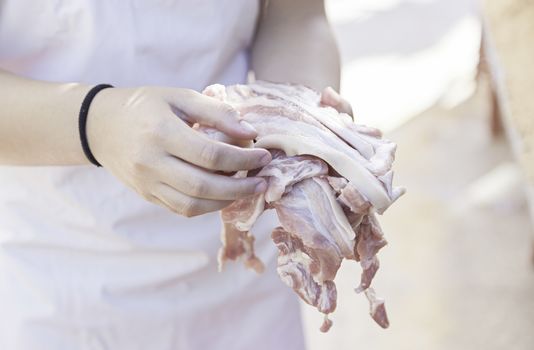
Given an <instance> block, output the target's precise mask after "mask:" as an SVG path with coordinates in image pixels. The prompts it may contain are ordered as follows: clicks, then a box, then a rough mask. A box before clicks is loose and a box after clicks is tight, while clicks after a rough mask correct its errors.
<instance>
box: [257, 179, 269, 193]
mask: <svg viewBox="0 0 534 350" xmlns="http://www.w3.org/2000/svg"><path fill="white" fill-rule="evenodd" d="M266 190H267V182H266V181H265V180H262V181H261V182H260V183H258V184H257V185H256V188H255V189H254V193H263V192H265V191H266Z"/></svg>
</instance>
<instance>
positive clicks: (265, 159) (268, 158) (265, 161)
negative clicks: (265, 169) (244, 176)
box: [260, 153, 272, 166]
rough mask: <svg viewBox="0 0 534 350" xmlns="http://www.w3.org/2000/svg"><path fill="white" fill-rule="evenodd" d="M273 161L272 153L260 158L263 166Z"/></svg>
mask: <svg viewBox="0 0 534 350" xmlns="http://www.w3.org/2000/svg"><path fill="white" fill-rule="evenodd" d="M271 160H272V157H271V154H270V153H266V154H264V155H263V156H262V157H261V158H260V162H261V164H262V165H263V166H265V165H267V164H269V163H270V162H271Z"/></svg>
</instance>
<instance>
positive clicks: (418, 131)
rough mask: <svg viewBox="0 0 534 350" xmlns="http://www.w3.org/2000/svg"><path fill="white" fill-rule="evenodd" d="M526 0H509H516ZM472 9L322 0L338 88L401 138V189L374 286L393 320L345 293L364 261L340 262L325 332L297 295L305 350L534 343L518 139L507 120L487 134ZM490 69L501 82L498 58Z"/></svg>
mask: <svg viewBox="0 0 534 350" xmlns="http://www.w3.org/2000/svg"><path fill="white" fill-rule="evenodd" d="M505 2H506V1H501V3H505ZM512 3H514V4H512ZM527 3H529V2H528V1H519V0H516V1H512V0H510V1H509V4H512V5H514V6H515V7H514V8H513V11H521V8H520V7H521V4H525V7H528V6H530V5H528V6H527ZM530 3H532V2H530ZM518 6H519V8H516V7H518ZM532 7H533V6H530V9H532ZM481 8H482V4H481V3H480V2H479V1H475V0H358V1H356V0H328V1H327V10H328V15H329V18H330V20H331V22H332V24H333V26H334V30H335V33H336V36H337V38H338V42H339V45H340V49H341V53H342V59H343V64H344V71H343V78H342V93H343V95H344V96H345V97H347V98H348V99H349V100H350V101H351V102H352V104H353V107H354V109H355V112H356V116H357V118H358V120H359V121H360V122H362V123H365V124H369V125H373V126H378V127H380V128H382V129H383V130H385V131H386V132H387V133H386V137H388V138H390V139H393V140H394V141H395V142H397V144H398V151H397V161H396V164H395V168H396V181H395V182H396V183H397V184H399V185H404V186H406V187H407V188H408V193H407V194H406V195H405V196H404V197H402V198H401V199H400V200H399V202H398V203H397V204H396V205H394V206H393V207H391V208H390V209H389V210H388V211H387V212H386V213H385V215H384V216H383V217H382V218H381V219H382V220H381V222H382V224H383V228H384V231H385V234H386V237H387V238H388V241H389V245H388V246H386V247H385V248H384V249H383V250H382V251H381V252H380V253H379V255H380V258H381V270H379V272H378V274H377V277H376V278H375V286H376V289H377V290H378V292H379V293H380V294H381V295H382V296H384V297H385V298H386V302H387V308H388V312H389V316H390V321H391V327H390V328H389V329H387V330H382V329H381V328H379V327H378V326H377V325H376V324H375V323H374V322H373V321H372V320H371V319H370V318H369V316H368V311H369V310H368V305H367V301H366V300H365V298H364V297H363V296H362V295H356V294H355V293H354V292H353V288H354V287H355V286H356V284H357V281H358V279H359V268H358V266H357V265H356V264H354V263H353V262H352V263H350V262H349V263H347V264H345V265H344V266H343V268H342V270H341V271H340V273H339V275H338V278H337V284H338V295H339V298H338V308H337V310H336V312H335V313H334V314H333V316H332V319H333V321H334V326H333V327H332V329H331V331H330V332H329V333H327V334H322V333H320V332H318V327H319V325H320V324H321V320H322V319H321V315H320V314H318V313H317V312H316V311H315V310H314V309H312V308H311V307H307V306H303V314H304V319H305V327H306V334H307V339H308V345H309V348H310V349H311V350H319V349H336V350H345V349H351V350H353V349H359V348H361V349H396V350H403V349H406V350H415V349H425V350H437V349H448V350H449V349H455V350H458V349H462V350H463V349H470V350H471V349H486V350H488V349H499V350H500V349H520V350H523V349H525V350H529V349H534V267H533V266H534V265H533V262H532V256H531V254H532V249H533V244H532V242H533V239H534V235H533V230H532V224H531V220H530V217H529V215H528V214H529V213H528V203H527V196H526V194H525V193H526V191H525V188H526V186H527V185H526V182H525V177H526V176H525V173H524V171H523V170H524V167H523V168H522V167H520V166H519V165H518V162H516V161H515V158H516V157H519V158H521V154H518V152H521V149H520V148H521V147H519V148H518V147H516V152H515V157H514V155H513V154H514V152H512V150H511V147H510V146H509V144H510V143H511V142H512V143H514V142H516V141H514V140H513V135H512V137H511V136H510V134H513V131H512V132H510V131H506V132H504V133H500V134H498V135H495V134H494V133H492V125H493V129H495V122H493V124H492V116H493V115H496V114H498V113H497V112H498V111H497V112H496V110H495V108H494V106H493V100H492V89H491V87H490V86H491V84H490V77H489V76H488V74H478V75H477V71H478V63H479V56H480V43H481V35H482V34H481V33H482V29H481V28H482V25H481V23H482V21H481V13H482V10H481ZM490 10H491V11H494V12H495V11H500V10H502V9H499V8H496V7H495V6H493V8H490ZM491 11H490V13H489V17H491V16H493V18H495V17H499V16H497V15H495V13H491ZM510 11H512V10H510ZM513 11H512V12H511V13H515V12H513ZM501 12H502V11H501ZM531 14H534V13H532V12H531ZM487 15H488V14H487ZM503 18H506V16H503ZM490 19H491V18H490ZM499 20H500V19H499ZM503 20H504V19H503ZM531 21H532V23H534V16H532V19H531ZM489 22H491V20H490V21H489ZM492 23H493V22H492ZM497 25H498V23H497ZM493 27H495V24H494V23H493V24H491V25H490V29H491V28H493ZM499 28H500V29H499V30H501V31H502V28H504V27H503V26H500V27H499ZM532 29H533V30H532V32H531V33H532V34H531V35H534V27H533V28H532ZM497 34H498V35H497V38H496V39H497V40H496V41H498V39H499V37H498V36H499V35H500V36H501V37H502V35H501V34H499V33H497ZM508 35H515V33H508ZM517 35H525V33H524V32H521V31H519V32H518V33H517ZM485 36H486V35H485ZM529 38H530V42H531V43H532V40H534V39H532V38H534V36H530V37H529ZM527 44H528V43H527ZM510 62H512V63H513V59H511V60H510ZM498 63H500V62H498ZM505 63H506V62H505ZM518 63H519V62H518ZM504 68H506V67H504ZM525 69H526V68H525ZM531 69H532V68H531ZM490 71H491V72H492V74H493V75H494V76H497V77H494V78H495V79H497V80H498V78H499V77H500V74H501V73H500V72H499V71H498V69H496V68H495V67H492V68H490ZM531 76H532V75H531ZM530 84H531V85H530V87H531V89H530V91H534V84H532V81H530ZM527 87H528V86H527ZM512 97H514V96H512ZM500 98H503V97H502V96H501V97H500ZM501 102H502V101H501ZM514 103H516V104H517V103H518V102H517V99H516V101H515V102H514ZM504 104H506V103H504ZM501 107H502V108H504V110H505V112H507V111H508V108H509V107H508V106H506V105H505V106H504V107H503V106H501ZM512 110H513V108H512ZM505 114H506V113H505ZM532 119H533V120H534V116H533V117H532ZM505 124H506V123H505ZM533 130H534V129H533ZM507 133H508V134H509V136H508V138H507V137H505V135H506V134H507ZM519 133H520V134H521V132H519ZM533 134H534V133H531V135H533ZM521 136H522V137H525V135H524V133H522V135H521ZM510 137H511V138H512V140H510ZM518 149H519V151H518Z"/></svg>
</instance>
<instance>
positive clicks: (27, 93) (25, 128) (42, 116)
mask: <svg viewBox="0 0 534 350" xmlns="http://www.w3.org/2000/svg"><path fill="white" fill-rule="evenodd" d="M89 88H90V87H88V86H84V85H81V84H72V83H70V84H58V83H48V82H41V81H36V80H30V79H25V78H21V77H18V76H15V75H13V74H11V73H8V72H5V71H3V70H0V106H2V107H0V164H4V165H6V164H10V165H74V164H86V163H87V159H86V158H85V156H84V154H83V151H82V148H81V146H80V142H79V136H78V118H77V115H78V112H79V108H80V105H81V102H82V100H83V98H84V96H85V94H86V93H87V91H88V90H89Z"/></svg>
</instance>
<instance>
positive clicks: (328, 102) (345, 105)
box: [321, 86, 354, 118]
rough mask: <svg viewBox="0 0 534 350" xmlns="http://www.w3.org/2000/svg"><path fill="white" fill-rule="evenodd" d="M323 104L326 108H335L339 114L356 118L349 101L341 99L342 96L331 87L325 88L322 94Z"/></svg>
mask: <svg viewBox="0 0 534 350" xmlns="http://www.w3.org/2000/svg"><path fill="white" fill-rule="evenodd" d="M321 103H322V104H323V105H325V106H330V107H333V108H335V109H336V110H337V111H338V112H340V113H346V114H348V115H350V116H351V117H353V118H354V115H353V114H352V106H351V105H350V103H349V101H347V100H345V99H344V98H343V97H341V95H340V94H338V93H337V91H336V90H334V89H332V88H331V87H330V86H329V87H327V88H325V89H324V90H323V92H322V93H321Z"/></svg>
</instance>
